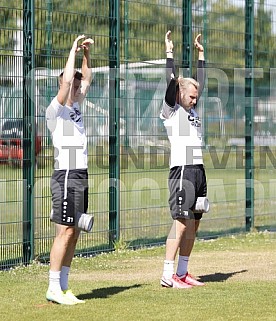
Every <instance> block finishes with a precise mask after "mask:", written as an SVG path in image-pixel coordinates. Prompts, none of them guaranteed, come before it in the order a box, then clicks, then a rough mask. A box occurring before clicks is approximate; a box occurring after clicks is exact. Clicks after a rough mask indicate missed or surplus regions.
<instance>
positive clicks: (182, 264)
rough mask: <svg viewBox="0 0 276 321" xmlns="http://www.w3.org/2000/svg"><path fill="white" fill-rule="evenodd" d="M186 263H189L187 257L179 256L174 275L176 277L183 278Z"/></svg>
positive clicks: (186, 268) (185, 271)
mask: <svg viewBox="0 0 276 321" xmlns="http://www.w3.org/2000/svg"><path fill="white" fill-rule="evenodd" d="M188 263H189V256H182V255H179V257H178V266H177V270H176V274H177V275H178V276H183V275H185V274H186V273H187V272H188Z"/></svg>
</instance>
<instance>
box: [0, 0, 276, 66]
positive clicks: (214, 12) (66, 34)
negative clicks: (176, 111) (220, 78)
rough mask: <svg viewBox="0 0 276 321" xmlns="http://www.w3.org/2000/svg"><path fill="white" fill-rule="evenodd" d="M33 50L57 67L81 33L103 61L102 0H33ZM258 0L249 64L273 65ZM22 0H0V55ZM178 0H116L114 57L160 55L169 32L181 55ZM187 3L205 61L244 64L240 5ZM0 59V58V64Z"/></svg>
mask: <svg viewBox="0 0 276 321" xmlns="http://www.w3.org/2000/svg"><path fill="white" fill-rule="evenodd" d="M34 2H35V55H36V59H35V60H36V66H37V67H51V68H60V67H61V66H63V64H64V61H65V59H66V57H67V55H68V50H69V49H70V47H71V45H72V42H73V40H74V38H75V37H76V36H77V35H78V34H86V35H88V36H91V37H93V38H94V40H95V46H94V47H93V58H94V60H95V61H94V64H93V65H94V66H101V65H106V64H108V59H109V57H108V54H109V29H110V22H111V18H110V13H109V1H108V0H67V1H64V0H46V1H45V0H44V1H43V0H35V1H34ZM263 2H264V0H261V1H259V2H258V3H256V4H255V6H256V9H257V10H255V63H256V66H261V67H266V68H269V67H270V66H275V55H274V54H273V51H274V50H273V49H274V48H275V35H274V34H273V31H272V13H271V11H269V10H268V9H267V8H264V5H263ZM22 3H23V1H22V0H14V1H10V0H2V1H1V14H0V23H1V26H2V30H1V36H0V44H1V48H2V49H1V53H2V55H6V56H7V55H10V54H13V47H14V39H13V32H14V30H16V28H18V26H17V21H18V19H23V12H22ZM182 4H183V3H182V1H180V0H171V1H161V0H151V1H144V0H142V1H139V2H137V1H134V0H128V1H120V34H119V37H120V59H121V61H122V62H124V61H142V60H150V59H159V58H164V43H163V38H164V34H165V32H166V31H167V30H168V29H171V30H172V31H173V34H174V42H175V49H176V58H177V57H179V55H180V54H181V52H180V51H181V48H182V46H181V43H182V10H183V8H182ZM207 4H208V5H207V7H206V10H207V11H206V12H204V10H203V9H202V8H203V1H202V0H197V1H194V2H193V26H194V29H193V30H194V32H195V33H197V32H202V33H203V34H204V37H205V41H206V44H207V50H206V55H207V56H208V63H209V65H210V66H216V67H219V68H221V67H222V66H223V68H224V69H225V70H226V72H230V70H233V68H234V67H243V66H244V43H245V41H244V32H245V23H244V14H245V9H244V7H242V6H238V5H236V4H235V3H234V2H233V1H230V0H215V1H210V2H209V1H208V2H207ZM2 63H3V58H2V59H1V64H2Z"/></svg>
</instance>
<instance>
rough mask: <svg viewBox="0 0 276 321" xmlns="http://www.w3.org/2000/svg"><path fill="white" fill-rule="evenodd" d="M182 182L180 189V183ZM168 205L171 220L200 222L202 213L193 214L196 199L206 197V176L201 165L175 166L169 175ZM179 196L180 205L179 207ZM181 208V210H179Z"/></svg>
mask: <svg viewBox="0 0 276 321" xmlns="http://www.w3.org/2000/svg"><path fill="white" fill-rule="evenodd" d="M181 180H182V187H181V186H180V185H181V184H180V182H181ZM168 184H169V191H170V197H169V205H170V211H171V215H172V218H173V219H178V218H190V219H191V218H194V219H196V220H200V219H201V218H202V213H193V209H194V207H195V203H196V200H197V198H198V197H204V196H206V195H207V183H206V175H205V170H204V166H203V165H185V166H184V168H183V166H175V167H173V168H171V169H170V173H169V182H168ZM179 195H181V200H182V204H181V205H179ZM180 208H181V209H180Z"/></svg>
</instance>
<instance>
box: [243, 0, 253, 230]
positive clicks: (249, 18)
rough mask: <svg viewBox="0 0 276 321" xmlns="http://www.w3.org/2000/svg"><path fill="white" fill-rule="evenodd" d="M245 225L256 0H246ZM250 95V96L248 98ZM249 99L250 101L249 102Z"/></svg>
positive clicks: (249, 203) (249, 212) (249, 204)
mask: <svg viewBox="0 0 276 321" xmlns="http://www.w3.org/2000/svg"><path fill="white" fill-rule="evenodd" d="M245 68H246V69H247V71H248V72H247V75H246V78H245V96H246V99H245V101H246V102H245V182H246V184H245V195H246V201H245V202H246V204H245V211H246V213H245V225H246V231H249V230H250V229H251V228H252V227H253V226H254V1H253V0H246V1H245ZM247 97H248V98H247ZM247 99H249V103H248V102H247Z"/></svg>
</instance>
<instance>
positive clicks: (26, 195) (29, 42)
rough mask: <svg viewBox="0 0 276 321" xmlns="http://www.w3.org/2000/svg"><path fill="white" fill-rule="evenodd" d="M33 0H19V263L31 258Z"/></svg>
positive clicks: (32, 236) (33, 156) (32, 206)
mask: <svg viewBox="0 0 276 321" xmlns="http://www.w3.org/2000/svg"><path fill="white" fill-rule="evenodd" d="M33 69H34V0H26V1H23V263H24V264H26V263H29V262H30V261H31V260H32V259H33V257H34V195H33V192H34V191H33V187H34V168H35V121H34V118H35V117H34V116H35V113H34V107H35V105H34V88H33V87H34V86H33V84H34V82H33V79H32V71H33Z"/></svg>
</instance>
